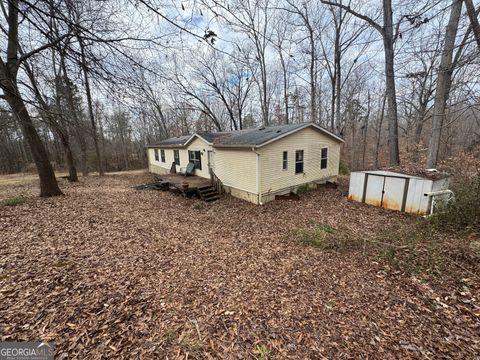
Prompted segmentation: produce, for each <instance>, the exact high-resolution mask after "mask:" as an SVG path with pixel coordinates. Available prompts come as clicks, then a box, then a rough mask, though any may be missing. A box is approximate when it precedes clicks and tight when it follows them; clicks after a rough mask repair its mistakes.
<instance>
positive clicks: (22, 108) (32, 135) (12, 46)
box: [0, 0, 66, 197]
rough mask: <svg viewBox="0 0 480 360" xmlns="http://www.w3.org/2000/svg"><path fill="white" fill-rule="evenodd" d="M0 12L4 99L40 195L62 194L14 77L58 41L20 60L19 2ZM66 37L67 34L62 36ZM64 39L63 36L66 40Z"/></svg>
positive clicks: (0, 69)
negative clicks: (0, 19)
mask: <svg viewBox="0 0 480 360" xmlns="http://www.w3.org/2000/svg"><path fill="white" fill-rule="evenodd" d="M2 10H3V13H4V15H5V20H6V25H7V27H8V28H7V29H6V30H5V31H6V33H7V41H8V42H7V58H6V60H4V59H0V79H1V81H0V87H1V89H2V91H3V96H2V97H3V98H4V99H5V100H6V101H7V103H8V105H9V106H10V108H11V109H12V112H13V114H14V115H15V117H16V119H17V120H18V123H19V124H20V127H21V129H22V132H23V135H24V136H25V139H26V140H27V143H28V145H29V147H30V149H31V151H32V155H33V159H34V162H35V166H36V168H37V171H38V176H39V178H40V196H44V197H47V196H57V195H62V191H61V190H60V188H59V187H58V184H57V180H56V178H55V173H54V171H53V168H52V165H51V164H50V161H49V159H48V154H47V151H46V149H45V147H44V145H43V144H42V141H41V140H40V137H39V136H38V133H37V130H36V129H35V126H34V125H33V122H32V119H31V117H30V114H29V112H28V110H27V108H26V105H25V102H24V99H23V97H22V95H21V93H20V91H19V88H18V83H17V77H18V71H19V68H20V66H21V64H22V63H23V62H24V61H25V60H27V59H29V58H30V57H31V56H33V55H35V54H37V53H39V52H41V51H43V50H45V49H48V48H50V47H52V46H54V45H55V44H56V43H58V42H59V41H61V39H62V38H59V39H51V40H50V41H48V42H47V43H46V44H44V45H42V46H40V47H38V48H35V49H33V50H31V51H29V52H26V53H24V54H23V55H22V56H20V57H19V45H20V44H19V36H18V32H19V21H18V12H19V1H18V0H10V1H9V2H8V13H7V11H6V9H4V8H3V2H2ZM65 36H66V35H65ZM65 36H63V37H65Z"/></svg>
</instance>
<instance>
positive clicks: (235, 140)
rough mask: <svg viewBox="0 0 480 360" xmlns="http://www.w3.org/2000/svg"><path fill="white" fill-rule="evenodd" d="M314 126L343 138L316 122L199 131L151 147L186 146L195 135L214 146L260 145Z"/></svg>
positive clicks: (340, 140)
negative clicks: (221, 130)
mask: <svg viewBox="0 0 480 360" xmlns="http://www.w3.org/2000/svg"><path fill="white" fill-rule="evenodd" d="M307 127H313V128H315V129H316V130H318V131H320V132H322V133H323V134H325V135H327V136H329V137H332V138H333V139H335V140H336V141H338V142H343V139H342V138H341V137H339V136H337V135H335V134H333V133H331V132H330V131H328V130H326V129H324V128H323V127H321V126H319V125H317V124H314V123H300V124H286V125H275V126H268V127H259V128H254V129H244V130H235V131H229V132H198V133H195V134H193V135H186V136H179V137H175V138H170V139H166V140H163V141H160V142H159V143H157V144H152V145H149V147H184V146H186V145H187V144H188V143H189V142H190V141H191V140H192V139H193V138H194V137H199V138H201V139H203V140H204V141H206V142H208V143H209V144H211V145H213V146H214V147H259V146H263V145H266V144H268V143H270V142H272V141H275V140H277V139H279V138H281V137H283V136H287V135H289V134H291V133H294V132H296V131H298V130H301V129H304V128H307Z"/></svg>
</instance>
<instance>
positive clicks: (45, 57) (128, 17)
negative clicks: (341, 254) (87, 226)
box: [0, 0, 480, 196]
mask: <svg viewBox="0 0 480 360" xmlns="http://www.w3.org/2000/svg"><path fill="white" fill-rule="evenodd" d="M1 5H2V14H3V17H4V20H2V22H1V27H0V30H1V34H2V35H1V44H2V46H1V52H0V78H1V83H0V84H1V89H2V91H3V94H2V95H1V98H2V100H3V101H2V102H0V106H1V108H0V172H2V173H14V172H20V171H32V170H35V171H37V172H38V174H39V177H40V180H41V181H40V182H41V195H42V196H54V195H59V194H61V190H60V189H59V187H58V185H57V182H56V180H55V176H54V169H65V170H67V171H68V172H69V177H70V180H71V181H76V180H77V179H78V175H77V171H78V172H80V173H82V174H83V175H86V174H88V173H89V172H92V171H96V172H98V173H99V174H103V173H104V172H105V171H117V170H127V169H135V168H142V167H145V166H146V153H145V145H147V144H148V143H152V142H155V141H158V140H161V139H165V138H167V137H171V136H176V135H182V134H188V133H192V132H194V131H222V130H237V129H244V128H249V127H255V126H260V125H269V124H270V125H272V124H283V123H295V122H306V121H313V122H316V123H318V124H320V125H322V126H324V127H325V128H328V129H330V130H331V131H333V132H335V133H337V134H339V135H341V136H343V137H344V139H345V146H344V148H343V153H342V156H343V164H344V165H345V166H346V167H347V168H349V169H352V170H354V169H363V168H377V167H380V166H386V165H398V164H399V163H400V162H406V163H409V162H421V163H423V164H424V165H425V166H426V167H435V166H436V165H437V163H438V162H439V161H440V160H442V159H445V158H446V157H448V156H450V155H452V154H454V153H456V152H458V151H460V150H470V149H474V148H476V147H478V146H479V143H480V118H479V115H480V114H479V109H478V106H479V97H478V84H479V74H480V71H479V70H480V66H479V60H478V59H479V58H480V57H479V56H478V55H479V48H480V35H479V34H480V29H479V24H478V13H479V6H478V4H475V3H474V2H473V1H472V0H463V1H462V0H452V1H446V0H443V1H441V0H424V1H413V0H399V1H394V2H392V1H391V0H383V2H372V3H362V4H360V3H357V2H355V3H351V2H347V1H341V0H336V1H333V0H332V1H327V0H322V1H321V2H319V1H314V0H309V1H297V0H282V1H272V0H248V1H247V0H232V1H219V0H197V1H174V2H171V3H170V2H169V3H164V2H161V1H156V0H140V1H127V0H123V1H109V0H108V1H101V2H91V1H84V0H67V1H59V0H40V1H36V2H29V1H21V0H5V1H1ZM77 169H78V170H77Z"/></svg>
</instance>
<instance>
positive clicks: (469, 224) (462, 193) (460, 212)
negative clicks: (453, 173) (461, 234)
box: [431, 173, 480, 230]
mask: <svg viewBox="0 0 480 360" xmlns="http://www.w3.org/2000/svg"><path fill="white" fill-rule="evenodd" d="M452 190H453V191H454V192H455V202H454V203H452V204H450V206H448V207H447V209H446V210H445V211H443V212H441V213H437V214H434V215H433V216H432V217H431V221H432V224H433V225H434V226H436V227H437V228H440V229H443V230H472V229H478V228H480V200H479V199H480V173H477V174H475V175H474V176H472V177H469V178H464V179H461V180H459V181H457V183H456V184H454V186H453V187H452Z"/></svg>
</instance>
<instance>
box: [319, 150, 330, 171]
mask: <svg viewBox="0 0 480 360" xmlns="http://www.w3.org/2000/svg"><path fill="white" fill-rule="evenodd" d="M323 149H327V157H326V158H323V157H322V150H323ZM329 156H330V149H329V147H328V146H322V147H321V148H320V170H327V169H328V157H329ZM323 159H326V160H327V166H326V167H324V168H322V160H323Z"/></svg>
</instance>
